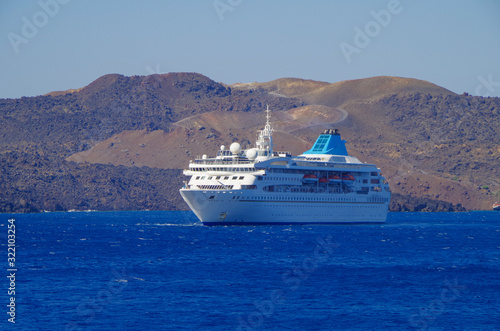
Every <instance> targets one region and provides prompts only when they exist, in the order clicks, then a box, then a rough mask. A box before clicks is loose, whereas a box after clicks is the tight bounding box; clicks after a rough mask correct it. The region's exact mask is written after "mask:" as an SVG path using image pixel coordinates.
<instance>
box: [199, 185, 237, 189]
mask: <svg viewBox="0 0 500 331" xmlns="http://www.w3.org/2000/svg"><path fill="white" fill-rule="evenodd" d="M197 186H198V187H199V188H200V189H202V190H232V189H233V185H226V186H224V185H197Z"/></svg>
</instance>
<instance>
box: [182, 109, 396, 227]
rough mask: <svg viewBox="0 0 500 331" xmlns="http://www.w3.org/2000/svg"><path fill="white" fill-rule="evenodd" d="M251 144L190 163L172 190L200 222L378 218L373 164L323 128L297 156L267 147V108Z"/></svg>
mask: <svg viewBox="0 0 500 331" xmlns="http://www.w3.org/2000/svg"><path fill="white" fill-rule="evenodd" d="M266 118H267V121H266V125H265V127H264V129H263V130H261V131H260V134H259V137H258V139H257V141H256V144H255V147H254V148H250V149H246V150H242V149H241V146H240V145H239V144H238V143H233V144H231V146H230V148H229V150H226V149H225V147H224V146H221V149H220V151H219V152H218V154H217V156H216V157H214V158H208V157H207V156H206V155H204V156H203V157H202V158H200V159H196V160H194V161H191V162H190V164H189V168H188V169H186V170H184V174H185V175H186V176H189V177H190V179H189V181H188V182H185V184H184V187H183V188H181V190H180V193H181V195H182V197H183V199H184V200H185V201H186V203H187V204H188V205H189V207H190V208H191V210H192V211H193V212H194V213H195V214H196V216H197V217H198V218H199V219H200V220H201V221H202V222H203V224H205V225H236V224H238V225H245V224H296V223H299V224H310V223H324V224H328V223H374V222H385V220H386V217H387V212H388V208H389V201H390V196H391V192H390V189H389V186H388V184H387V182H386V180H385V178H384V177H383V176H382V175H381V173H380V169H378V168H377V167H376V166H375V165H373V164H366V163H362V162H361V161H359V160H358V159H357V158H355V157H353V156H350V155H349V154H348V153H347V150H346V147H345V141H344V140H342V139H341V138H340V134H339V133H338V131H337V130H325V132H323V133H322V134H321V135H320V136H319V137H318V139H317V140H316V142H315V144H314V145H313V147H312V148H311V149H310V150H308V151H306V152H304V153H303V154H302V155H299V156H292V155H291V154H290V153H288V152H275V151H273V148H272V147H273V139H272V132H273V129H272V127H271V124H270V110H269V108H267V110H266Z"/></svg>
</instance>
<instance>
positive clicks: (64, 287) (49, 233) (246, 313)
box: [0, 211, 500, 330]
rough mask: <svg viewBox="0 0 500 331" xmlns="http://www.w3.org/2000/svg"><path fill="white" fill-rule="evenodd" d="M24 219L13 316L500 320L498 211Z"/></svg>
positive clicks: (104, 322) (361, 322)
mask: <svg viewBox="0 0 500 331" xmlns="http://www.w3.org/2000/svg"><path fill="white" fill-rule="evenodd" d="M9 218H14V219H15V229H16V233H15V236H16V239H15V240H16V256H15V267H16V269H17V271H16V272H15V303H16V306H15V314H16V315H15V324H13V323H11V322H9V321H8V318H10V316H9V315H8V314H6V313H7V312H8V309H9V307H7V304H8V303H9V300H10V297H11V296H10V295H8V288H9V278H6V277H5V276H4V277H2V278H3V281H2V282H1V284H2V285H1V286H2V287H3V288H2V289H0V293H1V295H0V300H1V302H2V304H1V306H2V307H4V308H3V310H4V312H2V314H1V316H3V317H2V320H1V322H0V328H1V329H13V330H14V329H15V330H500V213H499V212H470V213H389V217H388V220H387V223H385V224H377V225H310V226H303V225H300V226H299V225H297V226H288V225H287V226H231V227H206V226H203V225H202V224H201V223H200V222H199V221H198V220H197V218H196V217H195V216H194V214H192V213H191V212H173V211H168V212H166V211H143V212H65V213H43V214H15V215H6V214H1V215H0V219H1V222H0V223H1V226H0V239H1V240H2V250H3V251H4V254H3V256H4V262H3V263H2V265H4V267H3V273H4V275H7V276H8V275H9V272H8V271H7V269H8V268H9V267H8V264H7V244H6V242H7V226H8V219H9Z"/></svg>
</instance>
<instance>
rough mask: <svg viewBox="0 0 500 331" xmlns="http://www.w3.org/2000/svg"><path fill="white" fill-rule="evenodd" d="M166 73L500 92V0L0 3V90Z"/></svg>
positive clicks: (31, 91)
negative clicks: (372, 80) (418, 82)
mask: <svg viewBox="0 0 500 331" xmlns="http://www.w3.org/2000/svg"><path fill="white" fill-rule="evenodd" d="M168 72H197V73H200V74H203V75H205V76H207V77H209V78H211V79H213V80H215V81H217V82H222V83H225V84H233V83H238V82H241V83H249V82H266V81H271V80H274V79H278V78H283V77H294V78H302V79H312V80H318V81H326V82H331V83H334V82H339V81H343V80H350V79H359V78H367V77H373V76H399V77H409V78H416V79H422V80H426V81H429V82H432V83H434V84H437V85H439V86H442V87H444V88H447V89H449V90H451V91H453V92H455V93H459V94H461V93H464V92H467V93H469V94H472V95H480V96H495V97H500V1H497V0H439V1H436V0H380V1H379V0H373V1H360V0H357V1H350V0H349V1H348V0H342V1H341V0H315V1H313V0H309V1H306V0H303V1H299V0H203V1H202V0H190V1H185V0H177V1H174V0H161V1H156V0H148V1H132V0H121V1H120V0H106V1H98V0H85V1H84V0H35V1H32V0H25V1H19V0H0V98H20V97H22V96H35V95H41V94H45V93H48V92H51V91H61V90H67V89H74V88H80V87H84V86H86V85H88V84H89V83H91V82H92V81H94V80H96V79H97V78H99V77H100V76H102V75H105V74H110V73H118V74H122V75H126V76H133V75H149V74H153V73H168Z"/></svg>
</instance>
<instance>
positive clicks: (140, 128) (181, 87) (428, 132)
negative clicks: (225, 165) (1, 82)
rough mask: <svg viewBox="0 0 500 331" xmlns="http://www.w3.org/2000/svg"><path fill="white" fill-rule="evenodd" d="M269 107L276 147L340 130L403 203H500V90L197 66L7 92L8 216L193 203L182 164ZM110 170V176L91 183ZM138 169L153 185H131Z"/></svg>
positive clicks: (243, 133) (228, 138) (4, 199)
mask: <svg viewBox="0 0 500 331" xmlns="http://www.w3.org/2000/svg"><path fill="white" fill-rule="evenodd" d="M266 104H269V106H270V108H271V109H272V110H273V112H272V122H273V126H274V127H275V129H276V132H275V145H276V146H275V149H279V150H290V151H292V152H293V153H294V154H299V153H301V152H303V151H304V150H306V149H308V148H310V146H311V145H312V143H313V142H314V140H315V138H316V137H317V134H318V133H319V132H321V131H322V130H323V129H324V128H334V127H335V128H339V129H340V130H341V134H342V136H343V138H344V139H346V140H347V141H348V145H347V147H348V151H349V152H350V153H351V154H353V155H355V156H357V157H359V158H360V159H361V160H363V161H366V162H373V163H375V164H377V165H378V166H379V167H380V168H381V169H382V171H383V172H384V174H385V176H386V178H388V180H389V183H390V186H391V189H392V190H393V192H394V193H395V194H394V198H393V201H392V203H391V209H392V210H460V209H461V208H462V206H464V207H465V208H467V209H488V208H489V207H490V206H491V203H492V202H493V201H494V200H495V199H497V196H496V195H497V194H498V193H497V192H498V191H500V188H499V186H500V185H499V182H498V178H499V176H498V175H499V167H498V164H499V161H500V158H499V157H500V141H499V138H498V136H497V134H496V133H495V131H496V128H498V127H500V123H499V116H498V115H499V109H500V102H499V99H498V98H482V97H472V96H469V95H457V94H455V93H453V92H451V91H449V90H446V89H444V88H442V87H439V86H437V85H434V84H432V83H429V82H425V81H421V80H416V79H410V78H400V77H387V76H383V77H372V78H367V79H359V80H353V81H345V82H338V83H333V84H331V83H327V82H317V81H311V80H303V79H297V78H282V79H278V80H274V81H271V82H266V83H247V84H242V83H238V84H233V85H225V84H221V83H216V82H214V81H212V80H210V79H209V78H208V77H205V76H203V75H200V74H196V73H170V74H165V75H150V76H133V77H125V76H121V75H115V74H113V75H106V76H103V77H101V78H99V79H97V80H96V81H94V82H93V83H91V84H89V85H88V86H86V87H84V88H81V89H78V90H70V91H66V92H65V93H61V92H57V93H53V94H49V95H46V96H40V97H34V98H21V99H3V100H0V110H1V117H0V124H2V125H1V126H0V136H1V137H2V139H1V140H0V149H1V152H0V166H1V167H3V169H4V171H3V172H2V175H1V176H2V178H0V179H1V180H2V184H1V185H2V193H0V211H37V210H43V209H46V210H52V209H58V210H59V209H60V210H67V209H82V208H83V209H99V210H116V209H172V208H173V209H185V208H186V206H185V205H184V203H183V202H182V201H181V199H180V197H179V194H178V188H179V186H180V185H181V182H182V180H183V178H182V175H181V173H180V170H179V169H182V168H184V167H186V166H187V164H188V162H189V160H190V159H194V158H195V157H197V156H199V155H202V154H209V155H213V154H214V153H215V152H216V151H217V150H218V148H219V146H220V145H221V144H226V145H228V144H230V143H231V142H233V141H239V142H240V143H242V144H243V145H244V146H250V145H252V144H253V143H254V142H255V138H256V134H257V130H259V129H260V128H262V126H263V122H264V116H263V114H262V110H263V109H264V108H265V105H266ZM41 159H43V160H44V162H40V160H41ZM23 160H24V161H23ZM11 164H15V165H16V169H12V167H11ZM78 164H80V165H81V166H79V165H78ZM96 167H100V168H96ZM91 169H92V170H91ZM96 169H99V172H100V177H99V179H98V180H97V179H93V180H90V181H89V183H87V184H84V183H82V180H84V179H85V178H92V176H90V174H92V171H94V170H96ZM138 170H140V175H138V173H137V171H138ZM89 171H90V173H89ZM162 171H164V173H163V172H162ZM149 173H150V175H148V174H149ZM153 174H154V175H153ZM24 175H25V176H24ZM23 176H24V177H23ZM89 176H90V177H89ZM93 176H96V174H93ZM134 176H135V177H137V178H139V177H140V178H141V183H142V184H140V185H139V183H138V182H137V181H136V182H130V181H129V182H128V185H129V186H130V187H128V186H127V185H123V183H122V182H121V180H120V179H121V178H132V177H134ZM169 176H171V177H169ZM172 176H173V177H172ZM174 177H175V178H174ZM158 178H171V179H170V180H165V182H164V183H163V182H162V184H159V182H158ZM158 185H163V186H162V188H161V189H157V190H156V192H154V189H151V187H153V186H154V187H157V188H158ZM61 187H64V188H65V189H66V190H65V191H66V192H70V191H71V192H76V193H77V194H74V195H71V198H69V197H68V195H67V194H66V195H63V194H61ZM143 190H147V192H143ZM129 191H134V192H135V193H134V195H133V196H130V193H129ZM110 192H113V193H110ZM141 192H142V193H141ZM78 193H81V194H78ZM146 193H147V194H146ZM148 196H149V198H148ZM137 197H141V199H139V200H137V199H138V198H137ZM79 199H80V201H77V200H79ZM117 199H118V200H117ZM46 201H51V202H50V203H48V204H47V203H46ZM167 201H168V203H167ZM56 206H57V207H56ZM82 206H84V207H82ZM453 206H455V207H453ZM457 206H458V207H457Z"/></svg>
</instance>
